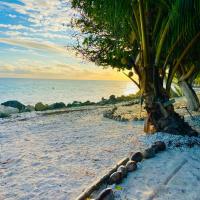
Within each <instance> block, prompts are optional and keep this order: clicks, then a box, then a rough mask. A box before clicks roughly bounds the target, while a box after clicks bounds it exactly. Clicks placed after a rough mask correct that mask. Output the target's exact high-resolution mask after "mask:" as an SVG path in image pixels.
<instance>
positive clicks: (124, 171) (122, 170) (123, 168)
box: [117, 165, 127, 177]
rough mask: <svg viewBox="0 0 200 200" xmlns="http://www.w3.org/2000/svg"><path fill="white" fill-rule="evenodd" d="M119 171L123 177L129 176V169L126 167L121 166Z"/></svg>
mask: <svg viewBox="0 0 200 200" xmlns="http://www.w3.org/2000/svg"><path fill="white" fill-rule="evenodd" d="M117 171H118V172H121V173H122V176H123V177H126V176H127V169H126V167H125V166H124V165H121V166H119V167H118V169H117Z"/></svg>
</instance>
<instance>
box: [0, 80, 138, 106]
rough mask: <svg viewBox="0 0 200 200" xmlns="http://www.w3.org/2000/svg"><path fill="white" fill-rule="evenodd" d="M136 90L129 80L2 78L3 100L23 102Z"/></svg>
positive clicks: (98, 96) (89, 97)
mask: <svg viewBox="0 0 200 200" xmlns="http://www.w3.org/2000/svg"><path fill="white" fill-rule="evenodd" d="M136 91H137V88H136V86H135V85H134V84H133V83H132V82H126V81H80V80H34V79H9V78H5V79H4V78H1V79H0V94H1V95H0V102H4V101H7V100H13V99H16V100H18V101H21V102H23V103H24V104H35V103H36V102H39V101H42V102H44V103H53V102H59V101H62V102H65V103H69V102H73V101H74V100H76V101H87V100H90V101H95V102H97V101H99V100H101V98H102V97H105V98H108V97H109V96H110V95H111V94H114V95H116V96H121V95H128V94H132V93H135V92H136Z"/></svg>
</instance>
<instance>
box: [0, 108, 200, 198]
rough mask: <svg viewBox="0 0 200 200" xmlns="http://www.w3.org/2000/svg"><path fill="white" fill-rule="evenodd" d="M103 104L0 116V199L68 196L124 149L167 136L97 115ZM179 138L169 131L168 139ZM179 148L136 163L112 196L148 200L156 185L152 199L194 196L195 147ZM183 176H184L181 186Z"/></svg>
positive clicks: (196, 183)
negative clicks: (6, 117)
mask: <svg viewBox="0 0 200 200" xmlns="http://www.w3.org/2000/svg"><path fill="white" fill-rule="evenodd" d="M105 109H106V108H99V109H96V110H90V111H89V110H88V111H87V110H84V111H76V112H71V113H64V114H59V115H49V116H42V115H41V114H39V115H38V114H35V113H31V114H22V115H20V116H19V117H16V116H13V118H12V119H9V120H3V121H0V150H1V151H0V176H1V178H0V200H4V199H5V200H29V199H31V200H32V199H34V200H49V199H56V200H73V199H75V197H77V196H78V195H79V194H80V193H81V192H82V191H83V190H84V189H85V188H86V187H87V186H88V185H90V184H91V183H92V182H93V181H94V180H96V178H97V177H100V176H101V175H102V174H104V173H105V172H106V171H107V170H108V169H109V168H110V167H112V166H113V165H115V164H116V162H117V161H119V160H120V159H122V158H123V157H125V156H127V155H128V154H129V152H134V151H136V150H139V149H142V148H144V147H147V146H149V145H150V144H152V142H153V141H155V140H158V139H159V140H160V139H161V140H164V141H169V140H171V139H173V137H172V136H171V135H168V134H156V135H154V136H149V137H146V136H145V135H144V134H143V122H141V121H138V122H134V123H133V122H116V121H113V120H109V119H106V118H103V115H102V113H103V111H105ZM180 138H181V137H180V136H175V138H174V139H173V141H175V142H174V143H172V144H175V143H176V141H179V140H180ZM186 140H187V138H185V140H183V143H184V141H186ZM171 147H174V145H171ZM182 151H184V152H180V150H174V149H173V148H172V149H171V150H169V151H167V152H165V153H163V154H160V155H159V156H158V157H156V158H153V159H150V160H146V161H144V162H142V164H141V165H140V167H139V170H138V171H137V172H136V173H132V174H131V175H130V176H128V178H127V179H126V181H125V182H124V183H123V184H122V187H123V190H122V191H121V192H117V193H116V195H117V196H118V198H119V199H123V200H125V199H130V200H134V199H138V200H139V199H141V200H142V199H148V198H149V197H151V195H152V194H154V191H157V190H159V194H158V196H156V197H155V198H154V199H164V200H167V199H170V200H171V199H173V198H172V196H170V195H175V197H176V198H175V199H184V196H185V194H187V195H189V191H191V189H193V190H194V193H193V194H191V195H190V196H189V198H186V199H187V200H189V199H195V198H196V196H195V195H197V194H198V190H197V188H199V180H200V179H199V175H198V174H200V168H199V161H200V157H199V156H200V153H199V148H192V149H190V150H188V149H187V148H182ZM184 160H186V161H187V163H185V164H184V167H183V168H181V170H182V171H181V170H180V171H179V172H178V173H177V174H176V175H175V176H176V177H177V178H176V179H173V178H172V179H170V181H169V183H168V184H167V185H164V186H163V184H164V182H165V181H166V179H167V177H169V175H170V174H171V173H173V170H174V169H175V168H176V167H177V166H179V163H182V161H184ZM190 169H193V170H190ZM186 180H190V181H189V182H188V184H187V185H186V184H185V182H186ZM174 181H175V182H174ZM176 185H177V186H176ZM160 186H161V190H160ZM181 188H182V189H181ZM182 191H183V192H182ZM192 195H193V196H192ZM190 197H191V198H190ZM193 197H194V198H193ZM196 200H197V199H196Z"/></svg>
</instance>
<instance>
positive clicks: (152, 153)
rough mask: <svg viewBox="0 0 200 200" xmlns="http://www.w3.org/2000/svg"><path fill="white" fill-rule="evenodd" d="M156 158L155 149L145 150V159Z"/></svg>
mask: <svg viewBox="0 0 200 200" xmlns="http://www.w3.org/2000/svg"><path fill="white" fill-rule="evenodd" d="M154 156H155V149H154V148H148V149H146V150H144V153H143V157H144V158H145V159H148V158H153V157H154Z"/></svg>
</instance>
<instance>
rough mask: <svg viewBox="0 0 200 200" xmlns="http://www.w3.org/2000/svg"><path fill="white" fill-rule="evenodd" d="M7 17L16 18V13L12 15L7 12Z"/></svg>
mask: <svg viewBox="0 0 200 200" xmlns="http://www.w3.org/2000/svg"><path fill="white" fill-rule="evenodd" d="M8 17H10V18H13V19H14V18H16V17H17V16H16V15H12V14H8Z"/></svg>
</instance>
